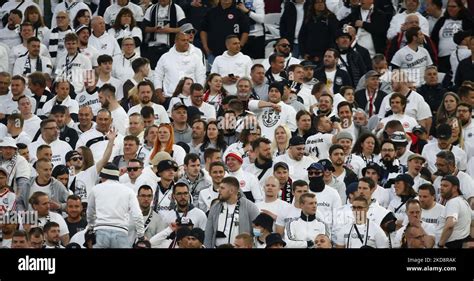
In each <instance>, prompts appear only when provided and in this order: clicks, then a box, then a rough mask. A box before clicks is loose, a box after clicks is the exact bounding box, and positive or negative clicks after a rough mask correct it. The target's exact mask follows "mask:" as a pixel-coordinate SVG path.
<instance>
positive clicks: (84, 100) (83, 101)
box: [76, 86, 102, 116]
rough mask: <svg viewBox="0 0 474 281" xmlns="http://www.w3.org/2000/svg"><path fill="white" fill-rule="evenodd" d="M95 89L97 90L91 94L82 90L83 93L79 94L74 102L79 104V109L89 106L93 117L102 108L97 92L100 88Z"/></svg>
mask: <svg viewBox="0 0 474 281" xmlns="http://www.w3.org/2000/svg"><path fill="white" fill-rule="evenodd" d="M97 87H98V88H97V90H96V91H94V92H93V93H92V94H91V93H89V92H87V90H86V89H84V91H83V92H81V93H79V94H78V95H77V96H76V101H77V103H78V104H79V107H84V106H90V107H91V108H92V114H94V116H96V115H97V112H98V111H99V110H100V109H101V108H102V105H101V104H100V102H99V92H98V89H99V88H100V86H97Z"/></svg>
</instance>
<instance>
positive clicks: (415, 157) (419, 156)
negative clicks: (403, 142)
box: [408, 153, 426, 163]
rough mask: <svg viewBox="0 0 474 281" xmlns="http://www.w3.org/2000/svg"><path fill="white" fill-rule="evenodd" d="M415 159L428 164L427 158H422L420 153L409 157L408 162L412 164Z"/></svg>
mask: <svg viewBox="0 0 474 281" xmlns="http://www.w3.org/2000/svg"><path fill="white" fill-rule="evenodd" d="M413 159H420V160H422V161H423V163H425V162H426V159H425V157H423V156H421V155H420V154H418V153H414V154H411V155H410V156H408V162H410V161H411V160H413Z"/></svg>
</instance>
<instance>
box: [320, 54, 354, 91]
mask: <svg viewBox="0 0 474 281" xmlns="http://www.w3.org/2000/svg"><path fill="white" fill-rule="evenodd" d="M339 58H340V54H339V51H337V50H336V49H332V48H330V49H328V50H326V52H325V53H324V60H323V62H324V65H323V66H322V67H320V68H318V69H316V70H315V71H314V78H316V79H318V80H319V81H322V82H324V83H325V84H326V89H327V91H329V92H331V93H333V94H337V93H339V90H340V89H341V87H342V86H351V85H352V81H351V77H350V76H349V74H347V72H346V71H344V70H343V69H340V68H338V67H337V66H338V61H339Z"/></svg>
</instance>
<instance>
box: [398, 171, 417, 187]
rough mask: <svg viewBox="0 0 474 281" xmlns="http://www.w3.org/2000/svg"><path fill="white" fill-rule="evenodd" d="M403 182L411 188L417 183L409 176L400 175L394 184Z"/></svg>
mask: <svg viewBox="0 0 474 281" xmlns="http://www.w3.org/2000/svg"><path fill="white" fill-rule="evenodd" d="M397 181H403V182H404V183H406V184H408V185H409V186H413V185H414V184H415V181H414V180H413V178H412V177H411V176H410V175H409V174H400V175H398V176H397V177H396V178H395V179H394V182H397Z"/></svg>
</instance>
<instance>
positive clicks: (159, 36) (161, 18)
mask: <svg viewBox="0 0 474 281" xmlns="http://www.w3.org/2000/svg"><path fill="white" fill-rule="evenodd" d="M155 5H156V6H157V11H156V16H157V17H158V24H159V25H160V24H161V25H162V26H167V25H168V26H169V15H168V11H170V10H171V9H170V8H169V5H166V6H165V7H162V6H161V5H159V4H155ZM155 5H153V6H151V7H149V8H148V9H147V10H146V11H145V16H144V18H143V19H144V20H146V21H148V22H151V23H152V24H154V23H155V20H156V19H155V18H151V15H152V14H151V10H153V9H155ZM173 5H174V6H175V8H176V22H180V21H182V20H183V19H184V18H185V17H186V16H185V14H184V11H183V9H181V7H180V6H179V5H176V4H173ZM153 35H155V37H152V38H150V41H149V42H148V45H149V46H158V45H160V44H166V45H168V46H170V45H172V44H173V42H170V41H169V34H168V33H152V36H153Z"/></svg>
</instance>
